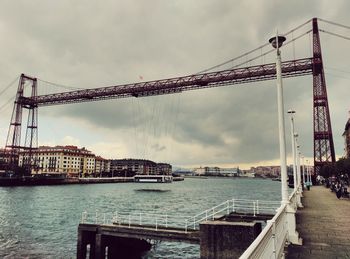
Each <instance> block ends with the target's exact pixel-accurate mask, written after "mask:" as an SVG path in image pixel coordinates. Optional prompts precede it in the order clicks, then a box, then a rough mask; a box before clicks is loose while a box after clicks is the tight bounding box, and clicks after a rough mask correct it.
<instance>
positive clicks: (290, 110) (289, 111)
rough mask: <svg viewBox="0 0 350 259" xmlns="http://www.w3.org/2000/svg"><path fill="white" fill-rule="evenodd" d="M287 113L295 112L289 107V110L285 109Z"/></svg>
mask: <svg viewBox="0 0 350 259" xmlns="http://www.w3.org/2000/svg"><path fill="white" fill-rule="evenodd" d="M287 113H289V114H294V113H295V111H294V110H292V109H289V110H288V111H287Z"/></svg>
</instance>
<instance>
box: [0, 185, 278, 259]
mask: <svg viewBox="0 0 350 259" xmlns="http://www.w3.org/2000/svg"><path fill="white" fill-rule="evenodd" d="M141 188H157V189H164V190H169V191H167V192H161V193H159V192H157V193H155V192H139V191H136V190H137V189H141ZM232 198H240V199H263V200H280V182H274V181H271V180H260V179H243V178H233V179H227V178H210V179H185V181H183V182H174V183H172V184H147V183H145V184H143V183H117V184H90V185H65V186H35V187H0V257H1V258H75V254H76V239H77V227H78V224H79V220H80V218H81V213H82V212H83V211H85V210H88V211H95V210H98V211H100V212H113V211H140V212H141V211H148V212H149V211H152V212H160V213H161V212H164V211H167V213H168V214H169V215H187V216H193V215H195V214H197V213H198V212H201V211H204V210H206V209H208V208H210V207H213V206H215V205H217V204H219V203H221V202H223V201H225V200H227V199H232ZM148 257H149V258H198V257H199V246H198V245H189V244H184V243H170V242H161V243H160V244H158V245H157V246H156V247H155V248H154V249H153V250H152V251H151V252H150V253H149V254H148Z"/></svg>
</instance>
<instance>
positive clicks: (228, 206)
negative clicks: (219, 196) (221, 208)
mask: <svg viewBox="0 0 350 259" xmlns="http://www.w3.org/2000/svg"><path fill="white" fill-rule="evenodd" d="M226 203H227V208H226V209H227V215H228V214H230V201H229V200H227V201H226Z"/></svg>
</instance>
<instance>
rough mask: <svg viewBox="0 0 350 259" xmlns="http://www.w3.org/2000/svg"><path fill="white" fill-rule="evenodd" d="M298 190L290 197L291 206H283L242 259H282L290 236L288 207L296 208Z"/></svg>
mask: <svg viewBox="0 0 350 259" xmlns="http://www.w3.org/2000/svg"><path fill="white" fill-rule="evenodd" d="M297 194H298V193H297V190H294V191H293V193H292V194H291V195H290V196H289V204H282V205H281V206H280V207H279V208H278V210H277V213H276V214H275V216H274V217H273V218H272V219H271V220H269V221H268V222H267V225H266V226H265V228H264V229H263V230H262V231H261V233H260V234H259V235H258V237H257V238H256V239H255V240H254V241H253V243H251V245H250V246H249V247H248V248H247V249H246V250H245V252H244V253H243V254H242V255H241V257H240V259H254V258H281V257H283V256H282V255H283V252H284V246H285V244H286V240H287V236H288V226H287V224H288V221H287V207H288V206H293V207H294V208H296V202H297V198H298V197H297Z"/></svg>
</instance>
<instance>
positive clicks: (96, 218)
mask: <svg viewBox="0 0 350 259" xmlns="http://www.w3.org/2000/svg"><path fill="white" fill-rule="evenodd" d="M97 220H98V211H97V210H96V213H95V224H97Z"/></svg>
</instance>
